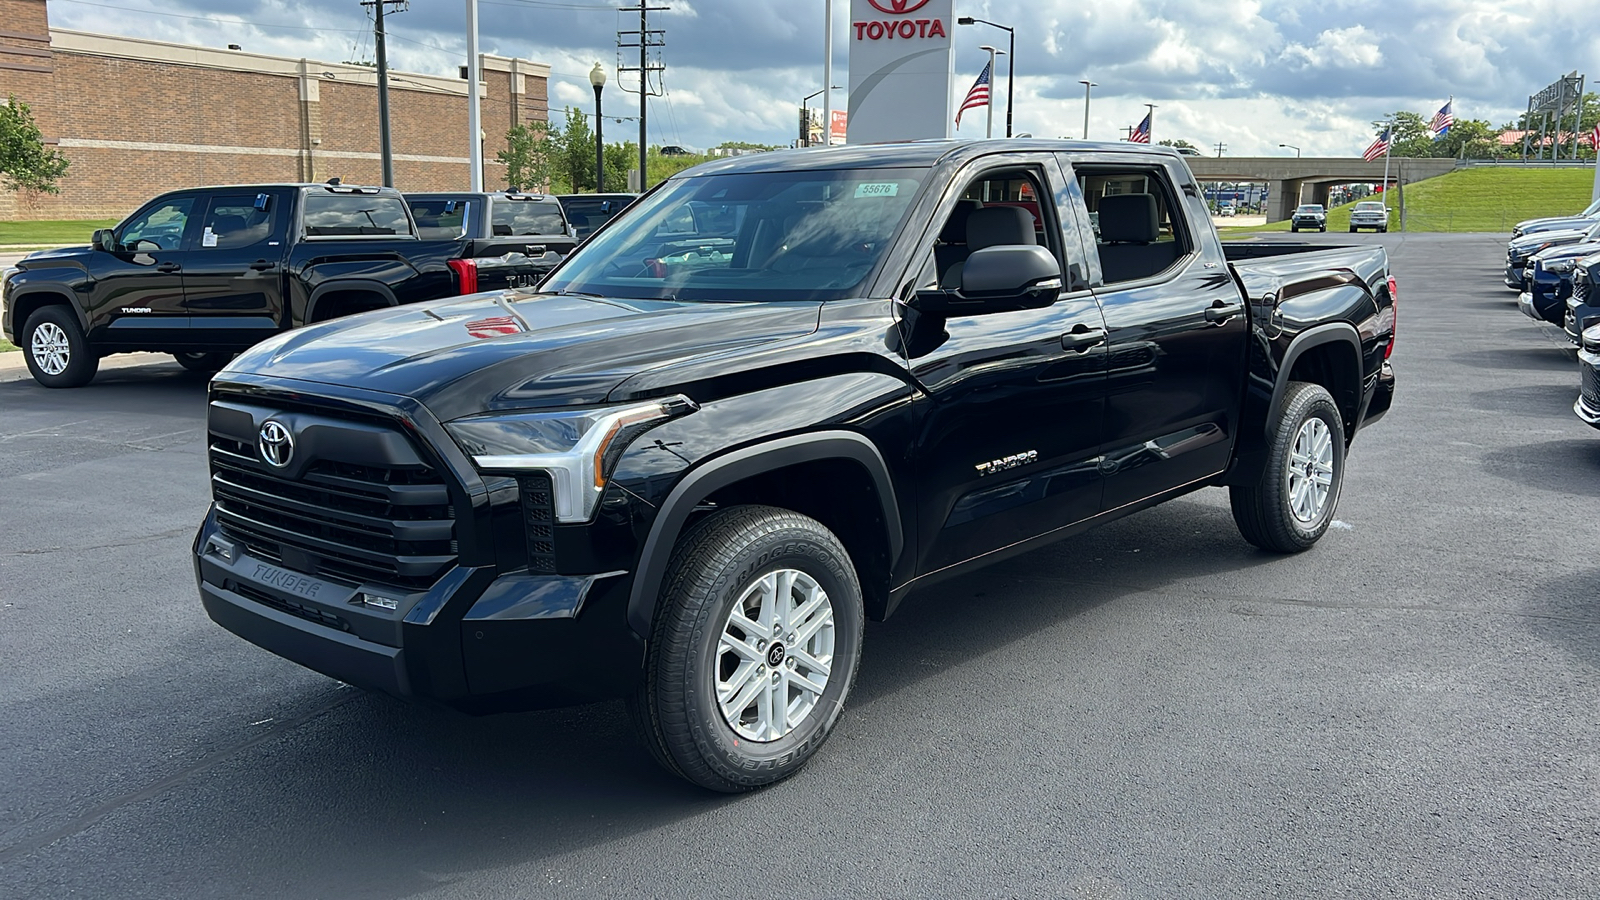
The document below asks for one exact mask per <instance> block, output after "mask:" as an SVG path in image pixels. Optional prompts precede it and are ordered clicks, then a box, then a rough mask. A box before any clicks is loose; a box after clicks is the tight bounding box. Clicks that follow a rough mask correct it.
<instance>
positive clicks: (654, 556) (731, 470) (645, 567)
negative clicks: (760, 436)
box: [628, 431, 905, 640]
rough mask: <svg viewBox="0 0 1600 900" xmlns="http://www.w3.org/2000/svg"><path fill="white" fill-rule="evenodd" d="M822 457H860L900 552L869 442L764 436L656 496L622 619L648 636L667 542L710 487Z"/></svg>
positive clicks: (901, 540)
mask: <svg viewBox="0 0 1600 900" xmlns="http://www.w3.org/2000/svg"><path fill="white" fill-rule="evenodd" d="M824 459H848V460H852V461H854V462H858V463H860V464H861V465H862V466H863V467H864V468H865V469H866V470H867V474H868V475H870V476H871V478H872V481H873V484H874V485H875V486H876V488H877V494H878V502H879V503H880V504H881V505H882V507H883V520H884V522H885V523H886V527H887V538H888V541H889V558H890V560H891V561H892V560H895V559H898V558H899V557H900V552H901V550H902V549H903V548H904V547H905V532H904V530H903V528H902V527H901V523H900V513H899V506H898V505H897V503H896V499H895V492H894V483H893V481H891V480H890V477H889V466H888V464H887V463H885V462H884V460H883V455H882V454H880V453H879V452H878V448H877V447H876V446H874V445H873V443H872V442H871V441H869V440H867V439H866V438H864V437H862V436H861V435H859V434H856V433H855V432H853V431H817V432H809V433H806V434H797V435H792V436H790V437H784V438H777V439H774V440H771V441H764V442H762V443H759V444H755V445H753V446H749V447H743V448H741V449H738V450H735V451H733V452H731V453H727V454H724V455H722V456H718V457H715V458H713V459H711V460H709V461H707V462H705V463H703V464H701V465H699V466H697V467H696V468H694V469H691V470H690V471H689V473H688V474H687V475H685V476H684V477H683V478H682V479H680V480H679V481H678V483H677V485H675V486H674V487H673V488H672V490H671V491H670V492H669V493H668V494H667V498H666V499H665V500H664V501H662V503H661V508H660V510H658V511H657V513H656V517H655V521H653V522H652V523H651V524H650V531H649V534H648V536H647V537H646V538H645V542H644V549H643V550H642V552H641V553H640V554H639V565H638V568H637V570H636V571H635V574H634V578H633V587H632V592H631V594H630V595H629V597H628V625H629V627H630V628H632V629H633V630H634V632H636V633H637V634H638V635H639V636H640V637H643V638H645V639H646V640H648V639H649V637H650V629H651V626H652V624H653V623H654V621H655V611H656V601H657V598H658V597H659V596H660V594H661V584H662V582H663V581H664V580H665V578H666V574H667V565H668V563H669V562H670V561H671V558H672V550H673V547H674V546H675V545H676V544H677V541H678V536H679V535H680V534H681V533H682V532H683V526H684V523H685V522H687V521H688V519H689V515H690V514H691V513H692V512H694V509H695V507H696V506H697V505H698V504H699V503H700V502H701V501H703V500H705V498H707V497H709V496H711V495H712V494H713V493H715V492H716V491H718V490H720V489H722V488H724V487H727V486H728V485H730V484H733V483H735V482H738V481H743V480H744V479H746V478H750V477H752V476H755V475H760V474H761V473H763V472H769V471H772V470H773V469H781V468H784V467H786V466H792V465H796V464H798V463H806V462H816V461H818V460H824Z"/></svg>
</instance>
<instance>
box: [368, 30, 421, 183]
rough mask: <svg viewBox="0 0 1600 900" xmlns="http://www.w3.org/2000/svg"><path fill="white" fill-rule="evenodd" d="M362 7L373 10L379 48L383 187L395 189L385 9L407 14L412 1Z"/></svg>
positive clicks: (379, 119)
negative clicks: (384, 27) (384, 26)
mask: <svg viewBox="0 0 1600 900" xmlns="http://www.w3.org/2000/svg"><path fill="white" fill-rule="evenodd" d="M361 5H362V6H370V7H372V8H373V13H374V15H373V18H372V37H373V41H374V43H376V44H377V47H378V155H379V156H380V157H381V158H382V160H383V186H384V187H394V147H393V146H391V145H390V143H389V54H388V52H387V49H386V48H385V46H384V45H385V41H384V31H383V10H384V7H386V6H390V5H393V6H395V7H398V8H397V9H396V10H395V12H405V11H406V10H407V9H408V8H410V6H411V0H361Z"/></svg>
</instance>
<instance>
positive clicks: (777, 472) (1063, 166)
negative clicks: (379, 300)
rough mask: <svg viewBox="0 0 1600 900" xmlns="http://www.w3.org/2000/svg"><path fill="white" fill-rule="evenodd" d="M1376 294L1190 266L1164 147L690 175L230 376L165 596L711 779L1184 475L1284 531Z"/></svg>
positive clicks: (289, 344)
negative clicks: (919, 605) (565, 234)
mask: <svg viewBox="0 0 1600 900" xmlns="http://www.w3.org/2000/svg"><path fill="white" fill-rule="evenodd" d="M688 209H693V210H695V214H694V215H692V216H686V215H685V210H688ZM1092 218H1093V219H1096V220H1098V228H1095V227H1093V226H1091V220H1092ZM686 219H687V220H692V221H696V222H703V221H714V222H715V223H716V225H715V226H714V231H713V232H712V233H709V234H699V233H686V232H685V231H684V226H683V224H682V223H683V222H684V221H685V220H686ZM1395 309H1396V288H1395V281H1394V279H1393V277H1391V276H1390V274H1389V271H1388V262H1387V259H1386V257H1385V254H1384V250H1383V248H1381V247H1376V246H1361V247H1348V248H1339V247H1334V248H1326V247H1308V246H1305V245H1301V244H1290V243H1278V244H1273V243H1243V242H1241V243H1231V244H1228V245H1224V244H1222V243H1221V242H1220V241H1219V240H1218V239H1217V235H1216V233H1215V231H1214V230H1213V229H1212V227H1211V225H1210V218H1209V216H1208V215H1207V210H1206V204H1205V200H1204V199H1203V195H1202V194H1201V191H1200V188H1199V186H1198V184H1197V183H1196V181H1195V179H1194V176H1193V175H1192V174H1191V173H1190V171H1189V169H1188V167H1187V165H1186V164H1185V162H1184V160H1183V158H1182V157H1181V156H1179V155H1178V154H1177V153H1175V152H1173V151H1170V150H1167V149H1165V148H1157V147H1145V146H1139V145H1130V144H1126V143H1120V144H1093V143H1079V142H1076V141H1073V142H1067V141H1045V140H1032V139H1021V140H1007V141H980V142H917V143H906V144H884V145H874V146H861V147H835V148H826V149H816V150H798V151H793V152H783V153H764V154H760V155H753V156H744V157H737V158H733V159H728V160H719V161H713V162H709V163H706V164H704V165H700V166H697V167H695V168H692V169H689V170H686V171H684V172H682V173H680V174H678V175H675V176H673V177H672V178H670V179H668V180H666V181H665V182H663V183H662V184H661V185H659V186H657V187H656V188H655V189H654V190H652V191H651V192H650V193H649V194H648V195H646V196H645V197H642V198H641V199H640V200H639V201H638V202H637V203H636V204H634V206H633V207H632V208H630V209H629V211H628V212H627V214H626V215H623V216H620V217H618V218H617V219H614V220H612V221H611V222H608V223H607V224H605V225H604V226H603V227H602V228H601V229H600V230H599V231H598V232H597V233H595V234H594V235H593V236H592V237H591V238H589V240H588V241H586V242H585V243H583V244H581V245H580V246H579V247H578V249H577V250H576V251H575V252H574V253H573V254H572V255H570V256H568V257H567V258H566V259H565V260H564V261H563V262H562V263H561V265H560V266H559V267H557V268H556V269H555V270H554V271H553V272H552V273H551V274H550V276H549V277H547V278H546V279H545V280H544V282H543V283H542V284H541V285H540V287H539V289H538V290H520V291H519V290H507V291H496V292H490V293H481V294H477V295H473V296H466V297H460V298H457V299H451V300H443V301H437V302H429V303H420V304H413V305H410V306H403V307H398V308H395V309H386V310H379V311H375V312H370V313H365V314H362V315H358V316H354V317H351V318H347V319H342V320H339V321H335V322H328V323H325V324H320V325H315V326H312V327H310V328H306V329H302V330H300V331H296V332H291V333H288V334H283V335H279V336H278V337H275V338H273V339H271V340H268V341H266V342H264V343H262V344H259V345H257V346H256V347H254V348H252V349H251V350H249V351H248V352H246V353H244V354H243V355H241V356H240V357H239V358H238V359H236V360H234V361H233V362H232V363H231V364H230V365H229V366H228V367H227V368H225V369H224V370H223V371H222V372H220V373H219V374H218V375H217V376H216V377H215V378H214V379H213V380H212V382H211V385H210V394H209V413H208V419H207V430H208V435H209V463H210V474H211V485H212V491H213V501H214V502H213V503H212V506H211V508H210V511H209V512H208V514H207V516H206V518H205V521H204V523H203V524H202V525H201V527H200V530H199V533H198V535H197V536H196V539H195V543H194V567H195V574H196V576H197V579H198V585H199V591H200V596H201V599H202V602H203V604H204V606H205V609H206V611H207V613H208V614H209V615H210V617H211V618H212V619H214V620H215V621H216V622H217V623H219V624H220V625H222V626H223V627H224V628H226V629H228V630H230V631H232V632H234V633H235V634H237V635H239V636H241V637H243V638H245V639H246V640H248V641H251V642H253V643H255V644H257V645H259V646H261V647H263V648H266V649H267V650H269V651H271V652H273V653H276V654H279V655H281V656H284V657H287V658H288V659H291V660H294V661H296V662H298V663H300V664H302V665H305V666H308V667H310V668H312V669H315V670H317V671H319V672H323V673H325V674H327V675H329V676H331V677H333V678H336V679H339V680H341V681H344V682H347V683H349V684H353V685H358V686H361V687H364V688H368V689H372V690H376V691H382V692H386V693H389V694H393V695H395V696H398V697H402V698H409V699H413V700H419V701H425V702H429V703H435V704H442V705H445V706H449V707H453V708H456V709H459V710H463V711H466V712H470V713H488V712H495V711H503V710H518V709H529V708H536V707H545V706H553V705H562V704H572V703H581V702H586V701H593V700H600V699H605V698H617V697H622V698H626V699H627V700H628V707H629V709H631V710H632V716H633V719H634V721H635V723H636V725H637V728H638V731H639V733H640V734H641V736H642V738H643V742H644V744H645V745H646V746H647V747H648V749H649V751H650V753H651V754H652V755H653V756H654V757H655V758H656V759H657V760H658V761H659V762H660V763H661V764H662V765H663V766H665V767H666V768H667V769H668V770H670V771H672V772H674V773H676V774H678V775H680V776H682V777H684V778H686V779H688V780H689V781H691V782H694V783H695V784H698V785H701V786H703V787H706V788H709V789H712V790H717V791H726V792H738V791H745V790H750V789H753V788H756V787H759V786H761V785H765V784H769V783H772V782H774V781H777V780H779V779H781V778H784V777H786V776H788V775H790V774H792V773H794V772H795V771H796V770H797V769H799V768H800V767H801V766H802V765H804V764H805V762H806V760H807V759H808V758H809V757H811V756H812V754H814V753H815V752H816V751H817V749H818V748H819V747H820V746H822V744H823V742H824V740H825V739H826V738H827V737H828V735H829V734H830V732H832V731H833V729H834V728H835V726H836V725H837V723H838V722H839V718H840V715H841V712H842V711H843V710H844V708H845V705H846V703H847V701H848V700H849V695H850V690H851V685H852V683H853V682H854V681H855V679H856V676H857V673H858V671H859V670H860V667H861V665H863V657H862V638H863V633H864V626H865V623H866V621H867V620H868V619H872V620H883V619H886V618H888V617H889V616H890V615H891V614H893V613H894V612H895V610H896V609H897V608H899V607H900V605H901V604H902V603H904V602H907V600H908V598H911V597H913V596H914V595H916V594H917V593H918V592H919V591H921V590H923V589H924V588H927V587H928V586H930V585H933V584H935V583H937V582H940V581H942V580H944V579H947V578H950V577H952V576H956V575H959V574H962V573H965V572H970V571H972V570H974V569H977V568H980V567H983V566H987V565H990V564H993V563H996V562H998V561H1000V560H1003V559H1006V558H1008V557H1012V556H1015V555H1016V554H1019V553H1024V552H1027V551H1029V550H1032V549H1034V548H1037V547H1040V546H1043V545H1045V544H1048V543H1050V542H1053V541H1059V540H1061V539H1063V538H1067V537H1069V536H1072V535H1075V534H1078V533H1080V532H1083V531H1085V530H1086V529H1090V528H1094V527H1096V526H1098V525H1102V524H1105V523H1106V522H1110V521H1113V520H1115V519H1119V518H1121V517H1124V516H1128V515H1131V514H1133V513H1136V512H1138V511H1140V510H1143V509H1147V508H1149V507H1152V506H1154V505H1156V504H1159V503H1162V502H1164V501H1167V500H1171V499H1173V498H1176V497H1180V496H1183V495H1185V494H1189V493H1191V492H1193V491H1198V490H1200V489H1202V488H1206V487H1212V486H1220V487H1225V488H1226V489H1227V490H1228V492H1229V496H1230V500H1231V504H1232V510H1233V517H1234V520H1235V522H1236V523H1237V525H1238V528H1239V531H1240V533H1241V534H1242V535H1243V537H1244V539H1245V540H1246V541H1249V542H1250V543H1252V544H1254V545H1256V546H1257V547H1260V548H1262V549H1263V550H1265V551H1270V552H1273V553H1297V552H1300V551H1304V550H1308V549H1310V548H1311V547H1312V546H1313V545H1314V544H1316V543H1317V542H1318V540H1319V539H1320V538H1322V537H1323V535H1324V532H1325V531H1326V530H1327V529H1328V527H1329V523H1330V522H1331V521H1332V520H1333V517H1334V513H1335V508H1336V506H1337V504H1338V501H1339V495H1340V491H1341V490H1342V488H1343V486H1344V484H1345V471H1346V465H1347V460H1348V459H1349V456H1348V454H1349V451H1350V448H1351V442H1352V440H1353V439H1354V438H1355V437H1356V435H1357V434H1359V433H1360V432H1361V430H1362V429H1363V428H1364V427H1365V426H1367V425H1369V424H1371V423H1372V422H1373V421H1375V420H1377V419H1378V418H1379V417H1381V416H1382V415H1384V413H1385V412H1386V411H1387V410H1388V409H1389V407H1390V403H1391V400H1392V398H1393V394H1394V375H1393V372H1392V370H1391V367H1390V363H1389V356H1390V353H1391V351H1392V350H1393V349H1394V340H1395ZM1216 540H1218V541H1224V540H1226V538H1225V537H1223V536H1221V535H1218V536H1217V537H1216ZM1062 575H1063V579H1064V582H1063V583H1067V580H1069V579H1070V576H1071V573H1070V572H1063V573H1062ZM997 603H998V604H1000V607H997V608H995V609H992V610H987V611H983V610H973V611H972V615H973V616H974V617H975V618H977V617H981V616H985V615H996V614H1003V612H1002V609H1001V607H1003V604H1004V600H1003V599H1001V600H999V601H997ZM858 727H870V726H867V725H864V724H863V725H858Z"/></svg>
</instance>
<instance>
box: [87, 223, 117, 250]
mask: <svg viewBox="0 0 1600 900" xmlns="http://www.w3.org/2000/svg"><path fill="white" fill-rule="evenodd" d="M89 246H91V247H93V248H94V249H96V250H103V251H105V252H106V253H115V252H117V233H116V231H114V230H113V229H110V228H96V229H95V230H94V236H93V237H91V238H90V239H89Z"/></svg>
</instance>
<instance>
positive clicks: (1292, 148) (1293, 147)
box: [1278, 144, 1300, 159]
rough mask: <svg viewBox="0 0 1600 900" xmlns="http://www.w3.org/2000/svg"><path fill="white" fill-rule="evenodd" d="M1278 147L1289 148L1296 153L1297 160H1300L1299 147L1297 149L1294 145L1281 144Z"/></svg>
mask: <svg viewBox="0 0 1600 900" xmlns="http://www.w3.org/2000/svg"><path fill="white" fill-rule="evenodd" d="M1278 146H1279V147H1288V148H1289V149H1290V150H1293V151H1294V158H1295V159H1299V158H1300V148H1299V147H1296V146H1295V145H1293V144H1279V145H1278Z"/></svg>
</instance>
